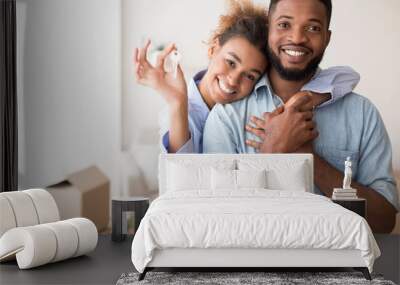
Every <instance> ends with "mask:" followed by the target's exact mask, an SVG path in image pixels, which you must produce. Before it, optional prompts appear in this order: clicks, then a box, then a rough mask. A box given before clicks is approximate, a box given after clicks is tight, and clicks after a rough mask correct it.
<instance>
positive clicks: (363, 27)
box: [122, 0, 400, 169]
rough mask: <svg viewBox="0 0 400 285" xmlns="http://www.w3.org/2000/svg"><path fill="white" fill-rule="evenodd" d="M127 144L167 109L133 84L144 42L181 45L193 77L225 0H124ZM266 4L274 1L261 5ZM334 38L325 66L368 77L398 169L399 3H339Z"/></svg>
mask: <svg viewBox="0 0 400 285" xmlns="http://www.w3.org/2000/svg"><path fill="white" fill-rule="evenodd" d="M122 2H123V24H122V27H123V29H122V36H123V39H124V41H123V75H122V76H123V89H122V90H123V99H122V100H123V110H122V112H123V145H124V146H125V147H127V146H129V145H130V144H131V143H132V141H133V140H134V138H135V136H138V135H140V133H142V132H143V130H147V129H152V128H156V127H157V113H158V112H159V111H160V109H161V107H162V106H163V101H162V99H161V98H160V96H159V95H157V94H155V93H154V92H151V91H150V90H148V89H146V88H144V87H141V86H138V85H136V84H135V82H134V80H133V72H132V66H131V65H132V64H131V57H132V56H131V55H132V50H133V48H134V47H135V46H136V45H138V44H139V43H140V41H141V39H144V38H146V37H151V38H154V39H156V40H157V41H159V42H160V41H161V42H170V41H175V42H176V43H177V45H178V48H179V49H180V51H181V53H182V54H183V68H184V70H185V71H186V72H187V73H188V74H192V73H193V72H194V71H195V70H199V69H200V68H201V67H204V66H206V64H207V59H206V46H205V45H204V44H202V41H204V40H207V39H208V36H209V34H210V31H211V30H212V29H213V28H214V27H215V24H216V23H217V18H218V15H220V14H221V13H223V12H224V7H225V6H224V3H225V1H223V0H207V1H198V0H186V1H181V0H123V1H122ZM256 2H257V3H266V2H268V1H256ZM333 2H334V3H333V5H334V13H333V19H332V30H333V36H332V41H331V44H330V47H329V48H328V51H327V53H326V56H325V59H324V61H323V63H322V66H324V67H326V66H331V65H350V66H352V67H354V68H355V69H356V70H357V71H358V72H359V73H360V74H361V76H362V80H361V83H360V84H359V86H358V87H357V89H356V91H357V92H359V93H360V94H362V95H364V96H366V97H368V98H369V99H370V100H371V101H372V102H373V103H374V104H376V106H377V107H378V109H379V110H380V112H381V114H382V117H383V119H384V122H385V124H386V127H387V129H388V132H389V135H390V138H391V141H392V145H393V150H394V159H393V162H394V165H395V168H397V169H400V132H399V131H398V129H399V128H398V126H397V123H398V121H399V119H400V116H399V112H397V110H396V109H397V108H398V106H399V105H400V96H399V92H398V91H397V90H398V87H397V85H398V84H397V81H398V80H399V78H400V69H399V68H397V67H398V66H400V57H398V56H397V53H398V51H399V50H400V36H399V35H400V28H399V27H400V18H399V17H396V13H398V11H400V1H398V0H384V1H382V0H369V1H365V0H346V1H333Z"/></svg>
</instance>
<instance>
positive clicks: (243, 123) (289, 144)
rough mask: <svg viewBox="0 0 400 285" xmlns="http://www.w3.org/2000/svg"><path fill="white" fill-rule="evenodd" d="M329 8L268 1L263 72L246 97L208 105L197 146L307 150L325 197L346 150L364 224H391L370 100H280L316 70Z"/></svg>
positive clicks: (385, 160) (387, 164) (339, 177)
mask: <svg viewBox="0 0 400 285" xmlns="http://www.w3.org/2000/svg"><path fill="white" fill-rule="evenodd" d="M331 12H332V4H331V1H330V0H272V1H271V4H270V9H269V26H268V30H269V36H268V38H269V42H268V49H269V59H270V63H271V67H270V68H269V71H268V77H267V76H265V77H264V78H263V79H262V80H261V81H260V82H258V84H257V85H256V87H255V89H254V91H253V94H252V95H251V96H249V97H248V98H246V99H244V100H242V101H239V102H235V103H233V104H227V105H218V106H216V107H215V108H214V109H213V111H212V112H211V113H210V115H209V117H208V120H207V123H206V126H205V131H204V142H203V144H204V151H205V152H208V153H254V152H257V151H258V152H262V153H290V152H303V153H312V154H313V155H314V168H315V173H314V179H315V181H314V182H315V186H316V188H317V189H316V192H319V191H321V192H322V193H323V194H324V195H326V196H328V197H330V196H331V195H332V191H333V188H334V187H340V186H341V185H342V181H343V169H344V161H345V160H346V157H350V158H351V160H352V161H353V183H352V187H353V188H356V189H357V190H358V196H360V197H362V198H365V199H366V200H367V205H368V206H367V220H368V222H369V224H370V226H371V228H372V229H373V231H374V232H381V233H386V232H391V231H392V229H393V227H394V224H395V215H396V212H397V210H396V208H397V207H398V198H397V190H396V184H395V180H394V178H393V175H392V151H391V145H390V141H389V138H388V134H387V132H386V129H385V126H384V124H383V121H382V119H381V117H380V115H379V112H378V111H377V109H376V108H375V107H374V106H373V105H372V103H371V102H370V101H369V100H368V99H366V98H364V97H362V96H360V95H357V94H355V93H352V94H350V95H348V96H346V97H344V98H343V99H341V100H338V101H336V102H334V103H332V104H329V105H326V104H324V105H319V106H315V107H316V108H315V110H314V111H310V110H309V108H307V105H309V104H310V99H309V98H308V97H307V96H298V95H296V96H297V97H298V98H297V99H296V100H294V101H291V102H290V103H289V104H290V106H287V105H286V106H285V107H283V104H284V103H286V102H288V101H289V100H290V99H291V98H292V97H293V96H294V94H296V93H298V92H299V91H300V90H301V87H302V86H303V85H305V84H306V83H307V82H309V81H310V80H311V78H312V77H313V76H315V74H316V73H317V72H319V71H318V66H319V63H320V61H321V60H322V57H323V54H324V52H325V49H326V48H327V46H328V44H329V41H330V36H331V31H330V30H329V25H330V19H331ZM327 99H328V98H327ZM265 112H269V113H265ZM260 118H262V119H260ZM249 121H251V122H253V124H254V125H255V126H256V127H252V126H250V125H249V124H248V123H249ZM245 130H247V132H246V131H245Z"/></svg>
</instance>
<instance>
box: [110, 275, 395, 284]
mask: <svg viewBox="0 0 400 285" xmlns="http://www.w3.org/2000/svg"><path fill="white" fill-rule="evenodd" d="M138 276H139V273H127V274H122V275H121V277H120V278H119V279H118V281H117V285H133V284H141V285H145V284H157V285H163V284H172V285H178V284H179V285H186V284H213V285H218V284H221V285H233V284H238V285H239V284H240V285H246V284H252V285H253V284H267V285H270V284H271V285H277V284H279V285H280V284H283V285H297V284H318V285H319V284H321V285H322V284H324V285H336V284H337V285H346V284H352V285H353V284H356V285H357V284H369V285H370V284H374V285H375V284H376V285H378V284H379V285H395V283H393V282H392V281H387V280H384V279H383V277H382V276H380V275H372V281H368V280H366V279H365V278H364V276H363V275H362V273H360V272H148V273H147V274H146V278H145V279H144V280H142V281H138Z"/></svg>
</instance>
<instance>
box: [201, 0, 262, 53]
mask: <svg viewBox="0 0 400 285" xmlns="http://www.w3.org/2000/svg"><path fill="white" fill-rule="evenodd" d="M228 3H229V10H228V13H227V14H225V15H222V16H220V18H219V22H218V26H217V29H216V30H215V31H214V32H213V33H212V35H211V38H210V41H209V44H211V43H214V42H215V40H218V43H219V45H220V46H223V45H224V44H225V43H226V42H227V41H228V40H230V39H232V38H234V37H244V38H245V39H247V40H248V41H249V42H250V43H251V44H252V45H254V46H256V47H257V48H258V49H259V50H260V51H261V52H262V53H263V54H264V55H266V54H267V41H268V30H267V24H268V13H267V11H268V10H267V8H266V7H263V6H261V5H255V4H253V3H252V2H251V0H229V1H228Z"/></svg>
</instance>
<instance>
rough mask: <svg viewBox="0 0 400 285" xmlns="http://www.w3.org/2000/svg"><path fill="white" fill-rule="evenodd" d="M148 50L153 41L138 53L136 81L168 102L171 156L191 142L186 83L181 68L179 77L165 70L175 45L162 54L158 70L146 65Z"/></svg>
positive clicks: (169, 148)
mask: <svg viewBox="0 0 400 285" xmlns="http://www.w3.org/2000/svg"><path fill="white" fill-rule="evenodd" d="M149 46H150V41H147V43H146V45H145V46H144V48H141V49H135V56H134V63H135V66H136V69H135V70H136V80H137V82H138V83H139V84H141V85H144V86H148V87H150V88H152V89H154V90H156V91H157V92H159V93H160V94H161V95H162V96H163V97H164V99H165V100H166V101H167V104H168V107H169V116H170V118H169V119H170V127H169V131H168V136H169V146H168V152H171V153H175V152H177V151H178V150H179V149H180V148H181V147H182V146H183V145H184V144H185V143H186V142H187V141H188V140H189V139H190V132H189V122H188V97H187V90H186V82H185V78H184V75H183V72H182V69H181V68H180V66H179V65H178V67H177V73H176V75H175V74H173V73H170V72H165V70H164V62H165V59H166V58H167V57H168V55H169V54H170V53H171V52H173V51H174V50H176V48H175V45H174V44H171V45H169V46H168V47H166V48H165V49H164V50H163V51H162V52H161V54H160V55H159V56H158V58H157V63H156V65H155V66H152V65H151V64H150V63H149V62H148V61H147V51H148V48H149Z"/></svg>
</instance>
